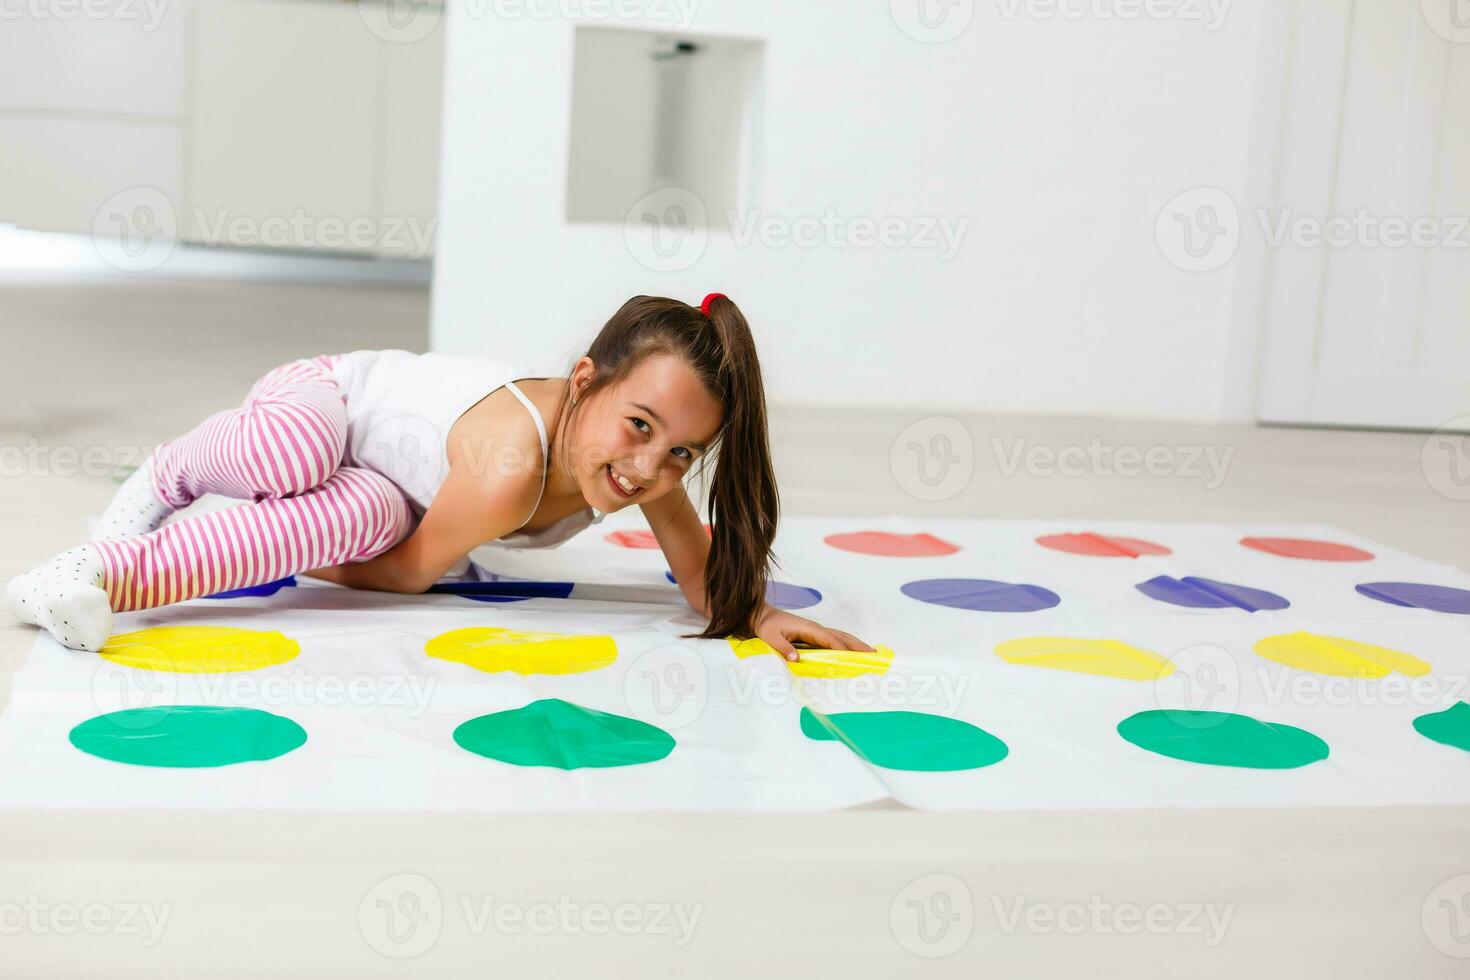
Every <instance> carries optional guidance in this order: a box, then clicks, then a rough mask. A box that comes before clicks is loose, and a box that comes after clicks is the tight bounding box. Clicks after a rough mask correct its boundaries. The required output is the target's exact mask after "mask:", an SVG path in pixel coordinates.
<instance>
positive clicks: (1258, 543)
mask: <svg viewBox="0 0 1470 980" xmlns="http://www.w3.org/2000/svg"><path fill="white" fill-rule="evenodd" d="M1240 543H1241V544H1243V545H1245V546H1246V547H1247V548H1254V549H1256V550H1257V551H1264V552H1266V553H1267V554H1270V555H1280V556H1281V557H1283V558H1307V559H1310V560H1312V561H1372V560H1373V552H1371V551H1364V550H1363V549H1362V548H1354V547H1353V546H1352V545H1350V544H1335V543H1333V542H1331V541H1312V540H1310V539H1308V538H1241V539H1240Z"/></svg>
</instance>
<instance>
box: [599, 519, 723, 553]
mask: <svg viewBox="0 0 1470 980" xmlns="http://www.w3.org/2000/svg"><path fill="white" fill-rule="evenodd" d="M704 533H705V534H710V533H711V531H710V526H709V525H708V524H706V525H705V526H704ZM603 539H604V540H606V541H607V542H608V543H610V544H615V545H617V546H618V547H620V548H657V547H658V538H655V537H654V536H653V532H652V531H613V532H612V533H611V534H604V535H603Z"/></svg>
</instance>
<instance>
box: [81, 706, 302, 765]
mask: <svg viewBox="0 0 1470 980" xmlns="http://www.w3.org/2000/svg"><path fill="white" fill-rule="evenodd" d="M70 738H71V744H72V745H75V746H76V747H77V748H79V749H81V750H82V751H83V752H86V753H87V754H88V755H95V756H97V757H98V758H101V759H107V760H109V761H112V762H126V763H128V764H129V765H134V766H162V767H165V768H170V769H196V768H200V767H204V766H229V765H233V764H235V763H237V762H258V761H262V760H265V759H274V758H276V757H277V756H281V755H285V754H286V753H287V752H290V751H291V750H292V749H297V748H300V747H301V746H302V745H304V744H305V743H306V730H305V729H304V728H302V727H301V726H300V725H298V724H296V722H294V721H292V720H291V719H289V718H282V717H281V716H280V715H273V714H271V713H270V712H269V711H258V710H256V709H255V708H220V707H213V706H210V705H196V704H186V705H166V706H160V707H156V708H129V709H127V710H125V711H114V712H111V713H109V714H105V715H98V716H97V717H95V718H89V719H87V720H86V721H84V722H82V723H81V724H80V725H78V726H76V727H75V728H73V729H72V730H71V735H70Z"/></svg>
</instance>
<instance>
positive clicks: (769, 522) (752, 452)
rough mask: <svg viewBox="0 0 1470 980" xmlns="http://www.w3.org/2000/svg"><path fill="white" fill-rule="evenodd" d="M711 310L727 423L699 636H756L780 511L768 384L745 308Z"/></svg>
mask: <svg viewBox="0 0 1470 980" xmlns="http://www.w3.org/2000/svg"><path fill="white" fill-rule="evenodd" d="M705 305H706V306H707V307H708V309H709V322H710V325H711V326H712V327H713V329H714V332H715V334H716V335H717V337H718V338H719V343H720V348H721V350H722V352H723V356H722V359H721V371H720V376H721V378H722V380H723V382H724V385H723V387H724V391H723V392H722V393H721V394H722V399H721V400H722V402H723V404H724V408H725V424H724V427H723V430H722V433H721V436H720V443H719V455H718V458H717V459H716V461H715V473H714V479H713V481H712V485H711V487H710V492H709V513H710V527H711V543H710V555H709V563H708V565H707V567H706V569H705V599H706V601H707V602H708V603H709V609H710V623H709V627H708V628H707V629H706V630H705V631H704V632H703V633H700V634H698V635H699V637H701V638H718V637H724V636H742V637H744V636H754V635H755V614H756V613H757V612H758V611H759V610H760V608H761V607H762V605H763V604H764V603H765V599H766V581H767V579H768V578H769V566H770V558H771V545H772V544H773V543H774V542H775V540H776V526H777V523H778V521H779V519H780V507H781V504H780V495H779V493H778V492H777V489H776V474H775V470H774V468H773V466H772V464H771V450H770V440H769V436H768V434H767V427H766V393H765V384H764V382H763V381H762V379H761V369H760V361H759V359H758V358H757V357H756V351H755V340H754V338H753V337H752V336H751V333H750V327H749V325H748V324H747V323H746V322H745V317H744V315H743V314H741V312H740V308H739V307H738V306H736V305H735V303H734V302H732V301H731V300H730V299H729V298H728V297H725V296H719V295H716V296H713V297H711V298H710V300H708V301H707V302H706V304H705Z"/></svg>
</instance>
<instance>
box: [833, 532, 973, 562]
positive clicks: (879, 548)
mask: <svg viewBox="0 0 1470 980" xmlns="http://www.w3.org/2000/svg"><path fill="white" fill-rule="evenodd" d="M822 540H823V541H825V542H827V543H828V544H830V545H831V546H832V547H834V548H841V549H842V550H843V551H856V552H857V553H858V554H860V555H884V556H886V557H889V558H932V557H936V556H938V555H952V554H954V553H955V552H956V551H959V550H960V548H959V545H955V544H950V543H949V542H948V541H945V540H943V539H941V538H936V537H935V536H934V535H932V534H889V533H888V532H887V531H853V532H851V533H849V534H829V535H827V536H826V537H825V538H823V539H822Z"/></svg>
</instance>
